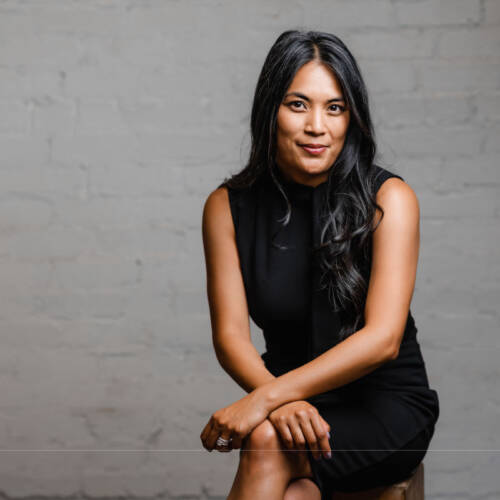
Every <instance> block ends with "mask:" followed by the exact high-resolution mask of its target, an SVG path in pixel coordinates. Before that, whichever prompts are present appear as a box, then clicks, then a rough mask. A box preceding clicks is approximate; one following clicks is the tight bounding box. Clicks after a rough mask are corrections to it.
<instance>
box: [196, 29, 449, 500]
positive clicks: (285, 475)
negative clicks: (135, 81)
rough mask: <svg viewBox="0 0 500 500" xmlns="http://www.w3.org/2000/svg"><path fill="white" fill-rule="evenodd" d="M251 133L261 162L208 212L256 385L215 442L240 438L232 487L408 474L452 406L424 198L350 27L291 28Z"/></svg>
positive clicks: (226, 413) (211, 271)
mask: <svg viewBox="0 0 500 500" xmlns="http://www.w3.org/2000/svg"><path fill="white" fill-rule="evenodd" d="M251 131H252V145H251V152H250V158H249V161H248V164H247V165H246V167H245V168H244V169H243V170H242V171H241V172H240V173H238V174H236V175H234V176H232V177H231V178H230V179H228V180H226V181H225V182H223V183H222V184H221V185H220V186H219V187H218V188H217V189H216V190H215V191H213V192H212V193H211V194H210V196H209V197H208V199H207V201H206V203H205V207H204V212H203V241H204V248H205V258H206V266H207V291H208V298H209V304H210V314H211V323H212V331H213V340H214V347H215V350H216V354H217V358H218V360H219V361H220V363H221V365H222V366H223V368H224V369H225V370H226V371H227V372H228V373H229V375H230V376H231V377H232V378H233V379H234V380H235V381H236V382H237V383H238V384H239V385H240V386H241V387H242V388H243V389H245V390H246V391H247V392H248V394H247V395H246V396H245V397H243V398H242V399H240V400H238V401H236V402H234V403H232V404H230V405H229V406H227V407H225V408H222V409H220V410H218V411H216V412H215V413H214V414H213V415H212V416H211V418H210V420H209V421H208V423H207V424H206V426H205V427H204V429H203V431H202V433H201V436H200V437H201V440H202V443H203V445H204V447H205V448H206V449H208V450H210V451H212V450H213V449H214V448H216V449H217V450H219V451H229V450H231V449H240V462H239V467H238V471H237V474H236V477H235V480H234V483H233V485H232V488H231V491H230V493H229V496H228V498H229V499H230V500H233V499H246V498H252V499H253V498H259V499H260V498H265V499H282V498H285V499H287V500H291V499H302V498H303V499H306V498H307V499H313V498H318V499H319V498H321V499H326V498H328V499H330V498H331V496H332V493H333V492H334V491H359V490H363V489H368V488H372V487H377V486H382V485H386V484H391V483H394V482H397V481H400V480H403V479H405V478H406V477H408V476H409V475H410V474H411V473H412V472H413V470H414V469H415V468H416V467H417V466H418V464H419V463H420V461H421V460H422V459H423V457H424V456H425V454H426V451H427V449H428V445H429V442H430V440H431V438H432V436H433V433H434V425H435V423H436V421H437V419H438V416H439V403H438V397H437V393H436V391H434V390H432V389H430V387H429V384H428V379H427V374H426V369H425V364H424V360H423V359H422V355H421V352H420V347H419V344H418V342H417V340H416V332H417V328H416V326H415V322H414V320H413V317H412V315H411V311H410V309H409V308H410V302H411V298H412V294H413V289H414V284H415V279H416V271H417V261H418V251H419V248H418V247H419V205H418V200H417V198H416V196H415V193H414V192H413V190H412V189H411V188H410V187H409V186H408V185H407V184H406V183H405V182H404V180H403V179H402V177H400V176H398V175H395V174H393V173H392V172H390V171H388V170H386V169H384V168H382V167H379V166H377V165H375V164H374V163H373V160H374V156H375V151H376V147H375V140H374V134H373V128H372V122H371V118H370V113H369V108H368V99H367V91H366V88H365V85H364V82H363V79H362V77H361V74H360V71H359V69H358V66H357V64H356V61H355V60H354V58H353V56H352V54H351V53H350V52H349V50H348V49H347V47H346V46H345V45H344V44H343V43H342V41H341V40H340V39H339V38H337V37H336V36H334V35H332V34H328V33H322V32H314V31H310V32H301V31H286V32H284V33H283V34H282V35H280V36H279V37H278V39H277V40H276V42H275V44H274V45H273V47H272V48H271V50H270V52H269V54H268V56H267V58H266V61H265V63H264V66H263V68H262V71H261V74H260V78H259V81H258V83H257V88H256V91H255V97H254V102H253V109H252V116H251ZM249 314H250V316H251V317H252V319H253V320H254V322H255V323H256V324H257V326H259V327H260V328H262V330H263V334H264V337H265V341H266V352H265V353H264V354H263V355H262V356H259V354H258V352H257V351H256V349H255V347H254V346H253V344H252V342H251V339H250V329H249V321H248V315H249Z"/></svg>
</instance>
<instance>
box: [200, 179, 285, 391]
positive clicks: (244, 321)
mask: <svg viewBox="0 0 500 500" xmlns="http://www.w3.org/2000/svg"><path fill="white" fill-rule="evenodd" d="M202 233H203V246H204V251H205V264H206V272H207V294H208V302H209V307H210V320H211V325H212V339H213V344H214V348H215V353H216V355H217V359H218V360H219V363H220V364H221V366H222V367H223V368H224V370H225V371H226V372H227V373H228V374H229V375H230V376H231V377H232V378H233V379H234V380H235V382H236V383H237V384H239V385H240V386H241V387H242V388H243V389H244V390H245V391H247V392H251V391H253V390H254V389H256V388H257V387H260V386H262V385H264V384H266V383H268V382H270V381H272V380H274V379H275V378H276V377H275V376H274V375H273V374H272V373H270V372H269V371H268V370H267V368H266V367H265V365H264V362H263V361H262V358H261V357H260V355H259V353H258V352H257V350H256V349H255V346H254V345H253V343H252V341H251V336H250V324H249V318H248V306H247V301H246V295H245V287H244V284H243V277H242V275H241V269H240V262H239V255H238V250H237V246H236V238H235V230H234V224H233V219H232V215H231V209H230V205H229V198H228V192H227V189H226V188H218V189H216V190H215V191H213V192H212V193H210V195H209V196H208V198H207V200H206V202H205V206H204V209H203V220H202Z"/></svg>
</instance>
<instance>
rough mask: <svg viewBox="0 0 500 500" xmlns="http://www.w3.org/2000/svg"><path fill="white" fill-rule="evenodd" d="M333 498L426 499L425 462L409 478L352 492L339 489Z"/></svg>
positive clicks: (337, 499) (340, 499) (350, 499)
mask: <svg viewBox="0 0 500 500" xmlns="http://www.w3.org/2000/svg"><path fill="white" fill-rule="evenodd" d="M332 500H424V464H423V462H421V463H420V464H419V466H418V467H417V468H416V469H415V470H414V471H413V473H412V474H411V476H410V477H409V478H407V479H405V480H404V481H401V482H399V483H396V484H393V485H391V486H380V487H378V488H373V489H370V490H364V491H356V492H352V493H344V492H340V491H339V492H336V493H334V494H333V496H332Z"/></svg>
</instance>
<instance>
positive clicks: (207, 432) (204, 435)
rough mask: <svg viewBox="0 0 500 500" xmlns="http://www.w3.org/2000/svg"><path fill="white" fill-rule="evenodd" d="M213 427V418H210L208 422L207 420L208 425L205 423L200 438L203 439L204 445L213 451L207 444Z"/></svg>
mask: <svg viewBox="0 0 500 500" xmlns="http://www.w3.org/2000/svg"><path fill="white" fill-rule="evenodd" d="M211 428H212V419H210V420H209V421H208V422H207V425H205V427H204V428H203V431H202V432H201V434H200V439H201V442H202V444H203V447H204V448H205V449H206V450H208V451H212V450H211V449H210V448H209V447H208V445H207V438H208V436H209V435H210V430H211Z"/></svg>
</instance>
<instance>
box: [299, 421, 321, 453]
mask: <svg viewBox="0 0 500 500" xmlns="http://www.w3.org/2000/svg"><path fill="white" fill-rule="evenodd" d="M312 419H314V416H313V415H312V416H308V417H307V418H303V419H301V420H300V427H301V428H302V432H303V433H304V436H305V438H306V440H307V442H308V444H309V449H310V450H311V453H312V455H313V457H314V458H315V459H319V458H321V452H320V451H319V449H318V447H319V443H318V437H317V436H316V433H315V432H314V429H313V426H312V422H311V420H312Z"/></svg>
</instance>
